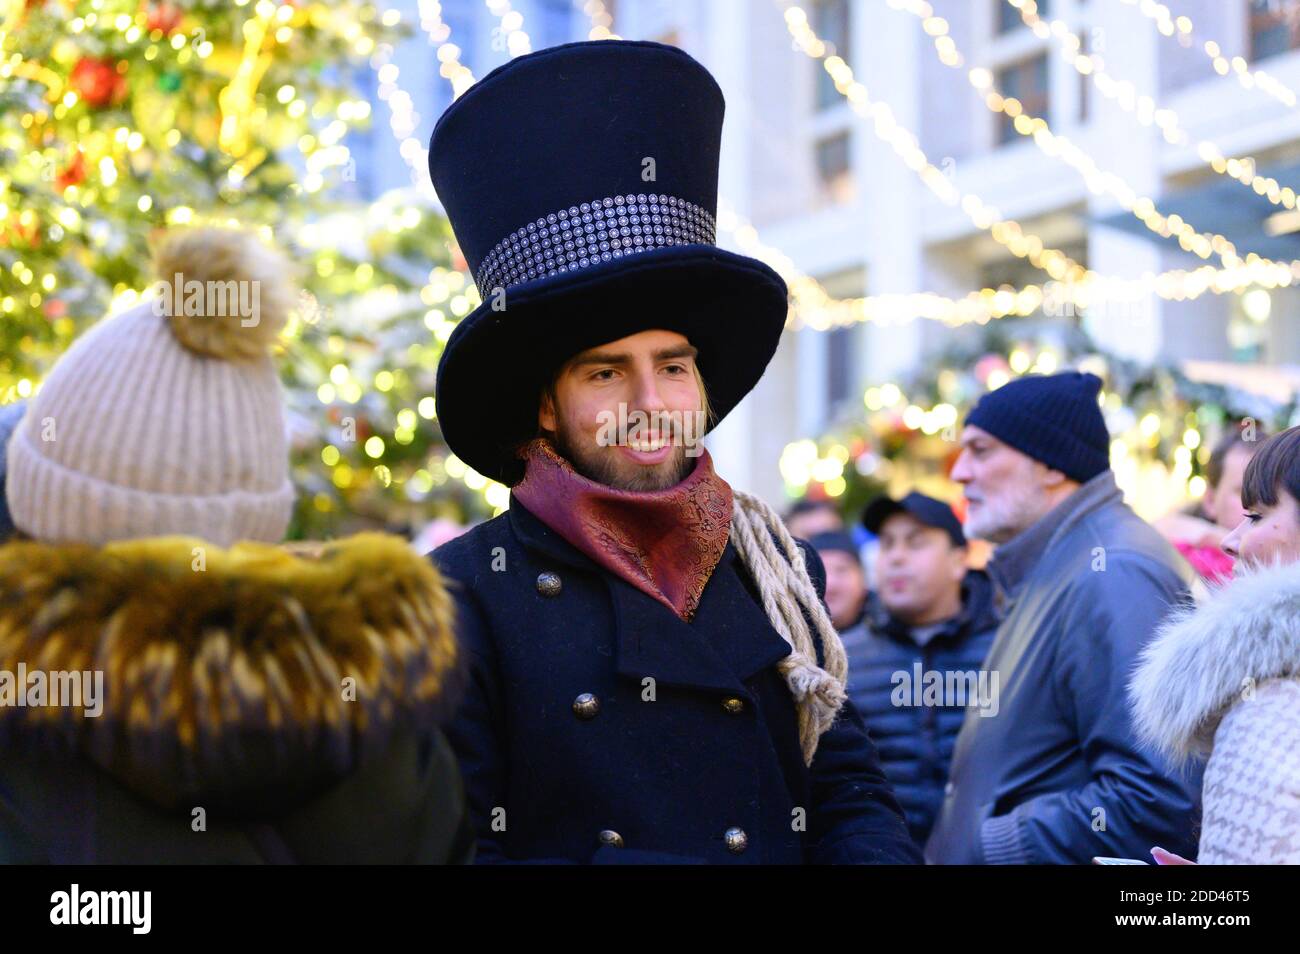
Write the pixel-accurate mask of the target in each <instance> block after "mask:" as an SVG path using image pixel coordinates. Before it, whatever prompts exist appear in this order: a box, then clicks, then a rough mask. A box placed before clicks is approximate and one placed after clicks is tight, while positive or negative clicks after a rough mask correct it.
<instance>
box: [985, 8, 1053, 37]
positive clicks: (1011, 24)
mask: <svg viewBox="0 0 1300 954" xmlns="http://www.w3.org/2000/svg"><path fill="white" fill-rule="evenodd" d="M993 2H994V3H996V4H997V7H998V33H999V34H1002V33H1010V32H1011V31H1012V30H1019V29H1020V28H1021V27H1023V26H1024V25H1025V21H1024V18H1023V17H1021V16H1020V11H1019V10H1017V9H1016V8H1015V7H1013V6H1012V5H1011V4H1009V3H1007V0H993ZM1038 15H1039V16H1040V17H1042V18H1043V19H1047V18H1048V17H1049V16H1051V15H1052V11H1051V3H1050V2H1049V0H1038Z"/></svg>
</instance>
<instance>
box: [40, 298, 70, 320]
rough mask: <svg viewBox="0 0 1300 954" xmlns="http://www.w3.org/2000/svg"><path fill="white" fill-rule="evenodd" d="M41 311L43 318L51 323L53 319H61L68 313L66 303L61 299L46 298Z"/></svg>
mask: <svg viewBox="0 0 1300 954" xmlns="http://www.w3.org/2000/svg"><path fill="white" fill-rule="evenodd" d="M43 310H44V312H45V317H46V318H48V319H50V320H51V321H53V320H54V319H55V318H62V317H63V316H64V315H66V314H67V313H68V303H67V302H65V301H64V300H63V299H62V298H47V299H45V305H44V308H43Z"/></svg>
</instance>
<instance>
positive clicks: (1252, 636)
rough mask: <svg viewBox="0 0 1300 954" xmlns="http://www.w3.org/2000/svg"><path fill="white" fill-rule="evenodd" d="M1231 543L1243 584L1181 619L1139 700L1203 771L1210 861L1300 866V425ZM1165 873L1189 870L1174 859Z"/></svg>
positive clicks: (1164, 736)
mask: <svg viewBox="0 0 1300 954" xmlns="http://www.w3.org/2000/svg"><path fill="white" fill-rule="evenodd" d="M1241 499H1242V504H1243V505H1244V507H1245V510H1246V515H1245V517H1244V518H1243V519H1242V520H1241V521H1240V522H1239V523H1238V524H1237V526H1236V528H1235V529H1233V531H1232V532H1231V533H1229V534H1228V536H1227V537H1226V538H1225V539H1224V542H1223V546H1224V549H1225V550H1226V551H1227V552H1228V554H1229V555H1230V556H1232V557H1233V558H1234V559H1236V560H1237V571H1236V574H1235V578H1234V579H1233V580H1232V581H1231V582H1230V583H1228V585H1227V586H1224V587H1222V588H1220V589H1215V590H1212V591H1211V592H1210V593H1209V595H1208V596H1207V597H1206V598H1205V599H1204V600H1202V602H1201V603H1199V604H1198V605H1197V606H1195V607H1185V608H1182V609H1180V610H1179V611H1178V612H1177V613H1174V614H1171V616H1170V617H1169V619H1168V620H1166V622H1165V623H1164V624H1163V625H1162V626H1161V628H1160V632H1159V635H1158V636H1157V637H1156V639H1154V640H1153V641H1152V643H1151V645H1150V646H1149V647H1148V648H1147V650H1146V651H1145V652H1144V653H1143V655H1142V665H1141V668H1139V669H1138V671H1137V674H1136V675H1135V676H1134V679H1133V685H1132V698H1133V706H1134V713H1135V721H1136V724H1137V726H1138V728H1139V730H1140V732H1141V734H1142V736H1143V738H1145V739H1146V740H1147V741H1148V742H1149V743H1150V744H1151V745H1153V746H1155V747H1157V748H1158V749H1159V750H1160V751H1162V752H1165V753H1167V754H1168V755H1169V756H1170V757H1171V758H1172V759H1174V760H1176V761H1177V762H1180V763H1191V762H1195V763H1197V764H1199V762H1200V760H1201V759H1203V758H1207V757H1208V761H1206V762H1205V778H1204V787H1203V789H1202V800H1203V808H1202V814H1201V838H1200V848H1199V851H1200V854H1199V857H1198V859H1197V860H1198V862H1199V863H1200V864H1255V865H1262V864H1269V865H1277V864H1292V865H1294V864H1300V759H1298V758H1297V753H1300V428H1297V427H1292V428H1290V429H1288V430H1285V431H1283V432H1282V433H1280V434H1278V435H1277V436H1276V437H1274V438H1272V439H1270V440H1268V441H1267V442H1265V443H1263V444H1261V445H1260V446H1259V450H1258V452H1257V453H1256V454H1255V455H1254V456H1253V458H1252V459H1251V460H1250V463H1249V464H1248V465H1247V467H1246V472H1245V475H1244V482H1243V484H1242V491H1241ZM1152 853H1153V854H1154V855H1155V856H1156V860H1157V861H1159V862H1160V863H1162V864H1170V863H1174V864H1179V863H1186V859H1184V858H1182V857H1180V856H1178V855H1177V854H1176V853H1174V854H1171V853H1169V852H1166V851H1162V850H1157V851H1154V852H1152Z"/></svg>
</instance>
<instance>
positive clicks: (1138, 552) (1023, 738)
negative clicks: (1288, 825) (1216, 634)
mask: <svg viewBox="0 0 1300 954" xmlns="http://www.w3.org/2000/svg"><path fill="white" fill-rule="evenodd" d="M989 575H990V577H992V579H993V581H994V583H995V585H996V586H997V591H996V594H995V605H996V606H997V607H998V609H999V613H1000V615H1001V616H1002V617H1003V619H1002V623H1001V626H1000V628H999V630H998V634H997V637H996V638H995V639H994V642H993V648H992V649H991V650H990V651H989V657H988V660H987V662H986V663H985V667H986V668H987V669H988V670H990V672H996V673H997V674H998V677H999V695H998V714H997V716H996V717H995V718H981V717H980V714H979V713H978V712H977V711H976V710H973V709H968V710H967V712H966V719H965V722H964V724H963V725H962V729H961V733H960V734H959V735H958V737H957V745H956V749H955V750H954V752H953V762H952V768H951V772H950V782H949V785H948V789H947V792H946V797H945V799H944V804H943V808H942V810H941V811H940V814H939V819H938V821H937V822H936V823H935V827H934V831H933V833H932V834H931V836H930V840H929V842H928V843H927V845H926V851H925V853H926V859H927V860H928V861H930V862H932V863H940V864H991V863H1003V864H1006V863H1013V864H1014V863H1033V864H1087V863H1088V862H1089V861H1090V860H1091V859H1092V858H1093V857H1094V856H1098V855H1101V856H1113V857H1124V858H1138V859H1142V860H1149V858H1150V855H1149V851H1150V849H1151V847H1152V846H1154V845H1159V846H1161V847H1163V848H1167V849H1169V850H1170V851H1173V852H1175V853H1176V854H1180V855H1183V856H1184V857H1195V854H1196V840H1195V837H1194V835H1193V832H1194V830H1195V826H1196V824H1197V812H1198V795H1199V791H1200V778H1199V773H1188V774H1183V773H1180V772H1178V771H1176V770H1175V769H1174V768H1173V767H1172V766H1171V765H1170V763H1169V762H1168V761H1166V760H1165V759H1163V758H1162V757H1160V756H1159V755H1157V754H1155V753H1154V752H1152V751H1150V750H1148V749H1147V748H1146V747H1145V746H1143V745H1142V744H1141V743H1140V742H1139V740H1138V739H1137V737H1136V733H1135V731H1134V728H1133V723H1132V719H1131V716H1130V712H1129V706H1128V690H1127V686H1128V681H1129V677H1130V676H1131V674H1132V672H1133V670H1134V668H1135V666H1136V663H1137V660H1138V654H1139V653H1140V652H1141V651H1142V648H1143V647H1144V646H1145V645H1146V644H1147V643H1148V642H1149V641H1150V640H1151V639H1152V637H1153V635H1154V634H1155V631H1156V627H1157V625H1158V624H1159V623H1160V621H1161V619H1162V618H1163V617H1164V616H1165V614H1166V613H1168V612H1169V611H1170V609H1171V608H1173V607H1174V606H1177V605H1179V604H1181V603H1183V602H1184V601H1185V600H1186V599H1188V598H1189V587H1190V585H1191V583H1192V579H1193V576H1194V574H1193V573H1192V569H1191V567H1189V566H1188V565H1187V563H1186V562H1185V561H1184V560H1183V559H1182V558H1181V557H1180V556H1179V555H1178V554H1177V552H1176V551H1175V550H1174V549H1173V547H1172V546H1170V545H1169V544H1168V543H1167V542H1166V541H1165V540H1164V538H1162V537H1161V536H1160V535H1159V534H1158V533H1157V532H1156V531H1155V530H1154V529H1153V528H1152V527H1150V526H1148V525H1147V524H1146V523H1144V522H1143V521H1142V519H1141V518H1140V517H1138V516H1137V514H1135V513H1134V512H1133V511H1132V510H1130V509H1129V507H1128V506H1127V505H1125V503H1124V500H1123V495H1122V494H1121V493H1120V490H1119V488H1118V487H1117V486H1116V485H1115V479H1114V475H1113V474H1112V473H1111V472H1110V471H1109V470H1107V471H1104V472H1102V473H1101V474H1099V475H1098V476H1096V477H1094V478H1093V479H1092V480H1090V481H1088V482H1087V483H1085V484H1084V485H1083V486H1081V487H1080V488H1079V489H1078V490H1076V491H1075V492H1074V493H1073V494H1072V495H1071V496H1070V497H1068V498H1066V500H1064V501H1062V502H1061V503H1060V504H1058V505H1057V507H1055V508H1054V509H1053V510H1052V511H1050V512H1049V513H1048V514H1047V515H1046V516H1044V517H1042V518H1041V519H1040V520H1039V521H1038V522H1037V523H1035V524H1034V525H1033V526H1031V527H1030V528H1029V529H1027V530H1025V531H1023V532H1022V533H1021V534H1020V535H1019V536H1017V537H1016V538H1015V539H1013V540H1012V541H1010V542H1009V543H1007V544H1004V545H1002V546H1001V547H999V548H998V550H997V551H996V553H995V554H994V557H993V560H992V561H991V562H990V564H989Z"/></svg>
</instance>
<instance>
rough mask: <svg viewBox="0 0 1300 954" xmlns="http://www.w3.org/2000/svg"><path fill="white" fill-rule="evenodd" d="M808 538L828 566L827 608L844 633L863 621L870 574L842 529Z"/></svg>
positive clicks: (851, 540) (850, 538) (832, 620)
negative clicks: (867, 573) (867, 575)
mask: <svg viewBox="0 0 1300 954" xmlns="http://www.w3.org/2000/svg"><path fill="white" fill-rule="evenodd" d="M808 542H809V543H810V544H811V545H812V548H813V549H814V550H816V551H817V555H818V556H820V557H821V558H822V565H823V566H824V567H825V568H826V608H827V609H828V610H830V614H831V622H832V623H834V624H835V628H836V629H837V630H838V631H839V632H840V634H841V636H843V634H844V633H845V632H846V631H849V630H852V629H854V628H855V627H858V626H860V625H861V623H862V619H863V616H864V614H865V612H866V608H867V601H868V592H867V577H866V572H865V571H864V569H863V567H862V564H861V562H859V560H858V547H857V544H855V543H854V542H853V537H852V536H850V535H849V534H848V533H846V532H843V531H831V532H827V533H819V534H817V535H816V536H814V537H813V538H812V539H811V540H809V541H808Z"/></svg>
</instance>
